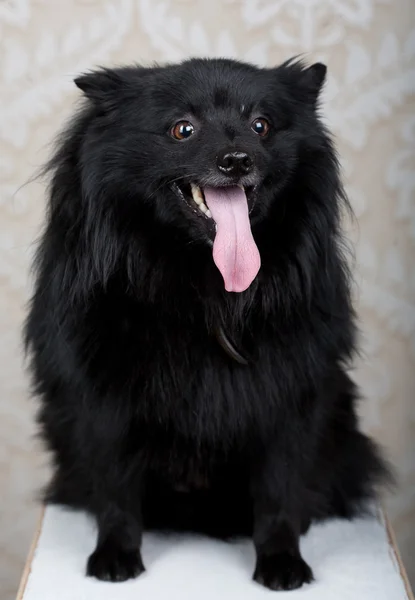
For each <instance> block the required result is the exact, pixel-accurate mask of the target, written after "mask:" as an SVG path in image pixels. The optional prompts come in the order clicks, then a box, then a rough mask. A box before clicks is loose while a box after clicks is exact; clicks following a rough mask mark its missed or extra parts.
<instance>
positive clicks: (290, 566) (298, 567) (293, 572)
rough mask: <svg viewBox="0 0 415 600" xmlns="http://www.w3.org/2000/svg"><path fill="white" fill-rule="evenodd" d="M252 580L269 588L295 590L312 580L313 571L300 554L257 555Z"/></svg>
mask: <svg viewBox="0 0 415 600" xmlns="http://www.w3.org/2000/svg"><path fill="white" fill-rule="evenodd" d="M254 580H255V581H257V582H258V583H259V584H261V585H263V586H264V587H267V588H269V589H270V590H274V591H280V590H296V589H297V588H300V587H301V586H302V585H303V584H305V583H311V581H313V573H312V571H311V569H310V567H309V566H308V564H307V563H306V562H305V561H304V560H303V559H302V558H301V556H292V555H291V554H288V553H280V554H272V555H270V556H261V557H258V560H257V565H256V569H255V573H254Z"/></svg>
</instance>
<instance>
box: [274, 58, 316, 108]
mask: <svg viewBox="0 0 415 600" xmlns="http://www.w3.org/2000/svg"><path fill="white" fill-rule="evenodd" d="M278 71H279V73H280V74H281V76H282V78H283V79H284V80H285V81H286V82H287V83H288V85H289V86H290V87H291V90H292V91H293V92H294V94H295V96H296V98H297V99H301V100H302V101H304V102H307V103H309V104H311V105H312V106H315V105H316V104H317V100H318V96H319V94H320V91H321V88H322V87H323V84H324V81H325V79H326V74H327V67H326V65H323V64H322V63H314V64H313V65H311V66H308V65H306V64H305V63H304V62H303V61H302V60H296V59H290V60H287V61H286V62H285V63H284V64H283V65H281V68H280V69H278Z"/></svg>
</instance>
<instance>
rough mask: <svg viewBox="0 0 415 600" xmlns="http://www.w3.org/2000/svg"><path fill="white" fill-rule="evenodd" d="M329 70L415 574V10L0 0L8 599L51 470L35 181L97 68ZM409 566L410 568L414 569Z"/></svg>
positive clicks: (373, 406) (365, 337)
mask: <svg viewBox="0 0 415 600" xmlns="http://www.w3.org/2000/svg"><path fill="white" fill-rule="evenodd" d="M298 53H306V55H308V56H309V58H310V60H313V59H318V60H322V61H324V62H327V64H328V66H329V79H328V84H327V87H326V90H325V114H326V118H327V120H328V122H329V124H330V126H331V127H332V128H333V130H334V132H335V133H336V135H337V137H338V145H339V149H340V151H341V155H342V160H343V165H344V173H345V178H346V183H347V189H348V192H349V195H350V198H351V201H352V203H353V206H354V209H355V212H356V215H357V224H354V225H351V226H350V232H351V236H352V238H353V240H354V242H355V244H356V298H357V303H358V308H359V314H360V318H361V329H362V355H361V357H360V359H359V361H358V364H357V378H358V380H359V382H360V383H361V385H362V387H363V392H364V395H365V397H366V399H367V401H366V402H365V403H364V404H363V405H362V413H363V420H364V426H365V427H366V428H367V429H369V430H370V431H371V432H372V433H373V434H374V435H375V436H376V437H377V438H378V439H379V440H380V442H381V443H382V444H383V445H384V446H385V447H386V448H387V450H388V452H389V455H390V457H391V459H392V461H393V462H394V463H395V464H396V465H397V467H398V475H399V487H398V490H397V492H396V493H395V494H394V495H393V496H392V497H390V498H388V499H387V504H388V510H389V514H390V516H391V517H392V520H393V522H394V526H395V528H396V531H397V535H398V539H399V542H400V545H401V549H402V551H403V555H404V559H406V563H407V567H408V570H409V571H410V573H411V576H412V579H413V581H414V580H415V560H414V554H415V401H414V391H415V274H414V273H415V271H414V266H413V265H414V259H415V195H414V192H415V106H414V93H415V4H414V3H413V0H223V1H219V0H209V1H208V2H207V1H204V0H203V1H202V0H199V1H195V0H175V1H174V0H101V1H94V0H72V1H70V0H66V1H65V2H63V1H58V0H0V290H1V292H0V391H1V393H0V439H1V444H0V489H1V490H2V491H1V494H0V503H1V511H0V564H1V566H0V582H1V583H0V599H1V600H11V599H12V598H13V597H14V592H15V589H16V586H17V582H18V579H19V576H20V572H21V568H22V565H23V562H24V558H25V555H26V552H27V549H28V546H29V541H30V538H31V534H32V531H33V528H34V521H35V518H36V504H35V501H34V499H35V496H36V493H37V490H38V488H39V485H40V484H41V482H42V481H44V479H45V476H46V472H47V466H46V464H47V461H46V458H45V457H44V455H43V454H42V453H41V451H40V448H39V445H38V443H37V442H36V441H35V440H34V438H33V433H34V426H33V413H34V402H33V401H32V400H30V399H29V397H28V392H27V378H26V376H25V375H24V370H23V358H22V352H21V343H20V326H21V322H22V319H23V316H24V305H25V302H26V300H27V297H28V294H29V290H30V278H29V262H30V258H31V256H32V254H33V242H34V240H35V238H36V235H37V234H38V232H39V228H40V223H41V219H42V214H43V210H44V186H43V184H42V182H39V181H33V175H34V173H35V172H36V169H37V168H38V167H39V166H40V165H41V164H42V162H43V161H44V160H45V157H46V156H47V154H48V151H49V142H50V140H51V139H52V137H53V135H54V134H55V133H56V131H57V130H58V129H59V127H60V126H61V125H62V122H63V120H64V119H65V118H66V117H67V116H68V114H69V113H70V111H71V107H72V106H73V103H74V102H75V101H76V99H77V97H78V96H79V94H78V92H77V90H76V89H75V86H74V85H73V84H72V78H73V77H74V75H76V74H77V73H79V72H80V71H82V70H84V69H88V68H90V67H92V66H94V65H97V64H120V63H128V62H131V61H141V62H144V63H149V62H152V61H165V60H169V61H175V60H179V59H181V58H182V57H184V56H188V55H209V56H218V55H220V56H236V57H239V58H242V59H246V60H248V61H253V62H255V63H259V64H269V65H272V64H276V63H278V62H280V61H281V60H283V59H285V58H287V57H290V56H292V55H294V54H298ZM411 558H412V560H411Z"/></svg>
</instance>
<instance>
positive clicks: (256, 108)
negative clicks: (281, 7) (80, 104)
mask: <svg viewBox="0 0 415 600" xmlns="http://www.w3.org/2000/svg"><path fill="white" fill-rule="evenodd" d="M325 74H326V67H325V66H324V65H322V64H319V63H317V64H314V65H312V66H311V67H305V66H304V65H303V64H302V63H299V62H288V63H285V64H283V65H282V66H280V67H277V68H272V69H260V68H256V67H254V66H251V65H247V64H243V63H239V62H236V61H232V60H226V59H213V60H204V59H192V60H188V61H186V62H184V63H182V64H179V65H172V66H167V67H155V68H148V69H146V68H142V67H131V68H121V69H114V70H109V69H105V70H100V71H96V72H93V73H90V74H86V75H83V76H81V77H79V78H78V79H76V80H75V83H76V84H77V86H78V87H79V88H81V90H82V91H83V92H84V94H85V95H86V96H87V97H88V99H89V100H90V102H91V103H92V107H93V109H92V110H93V111H94V118H93V119H92V120H91V122H90V123H89V126H88V131H87V132H86V133H85V136H84V143H83V146H82V152H81V165H82V170H83V171H84V176H83V177H82V181H83V184H82V185H83V187H84V193H85V194H86V195H88V196H91V195H95V196H96V191H97V188H100V189H101V190H102V194H101V195H102V196H104V195H105V196H106V197H108V198H110V199H111V198H117V202H118V203H121V204H122V210H123V211H124V212H126V213H128V211H129V207H133V206H134V204H135V203H141V205H143V206H146V207H147V208H148V210H152V211H155V214H156V215H157V218H158V219H159V220H161V222H163V223H165V224H167V225H169V226H173V227H177V228H179V229H180V230H182V231H183V230H185V231H186V232H187V233H188V235H189V236H190V237H192V238H193V239H194V240H197V241H201V242H202V243H208V244H209V243H210V244H213V258H214V260H215V263H216V265H217V267H218V268H219V270H220V272H221V274H222V276H223V279H224V283H225V288H226V289H227V290H228V291H236V292H239V291H243V290H245V289H246V288H247V287H249V285H250V284H251V282H252V281H253V279H254V278H255V276H256V274H257V272H258V270H259V268H260V256H259V252H258V248H257V245H256V243H255V241H254V237H253V234H252V227H253V226H255V223H257V222H260V221H261V219H264V218H265V217H266V215H267V212H268V210H269V207H270V206H271V204H272V203H273V202H277V201H278V194H279V193H280V192H281V190H283V189H284V187H285V186H286V185H287V183H288V182H289V180H290V178H291V177H292V175H293V173H294V172H295V170H296V166H297V164H298V161H299V160H300V151H301V150H302V149H304V147H305V146H307V144H310V143H312V139H313V136H318V134H319V132H320V131H322V130H321V126H320V124H319V121H318V118H317V115H316V105H317V99H318V93H319V91H320V88H321V86H322V84H323V82H324V79H325ZM91 173H92V174H93V175H91ZM131 214H132V213H131Z"/></svg>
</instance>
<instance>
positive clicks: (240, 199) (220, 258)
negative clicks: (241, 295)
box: [203, 186, 261, 292]
mask: <svg viewBox="0 0 415 600" xmlns="http://www.w3.org/2000/svg"><path fill="white" fill-rule="evenodd" d="M203 191H204V194H205V200H206V204H207V205H208V208H209V210H210V212H211V213H212V217H213V219H214V220H215V222H216V227H217V228H216V237H215V241H214V244H213V260H214V261H215V264H216V266H217V267H218V269H219V271H220V272H221V273H222V277H223V280H224V282H225V289H226V291H227V292H243V291H244V290H246V289H247V288H248V287H249V286H250V285H251V283H252V282H253V280H254V279H255V277H256V275H257V273H258V271H259V268H260V266H261V257H260V255H259V251H258V248H257V245H256V244H255V241H254V238H253V237H252V232H251V225H250V222H249V213H248V201H247V199H246V196H245V192H244V191H243V190H242V189H241V188H240V187H237V186H232V187H223V188H212V187H206V188H204V189H203Z"/></svg>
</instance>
